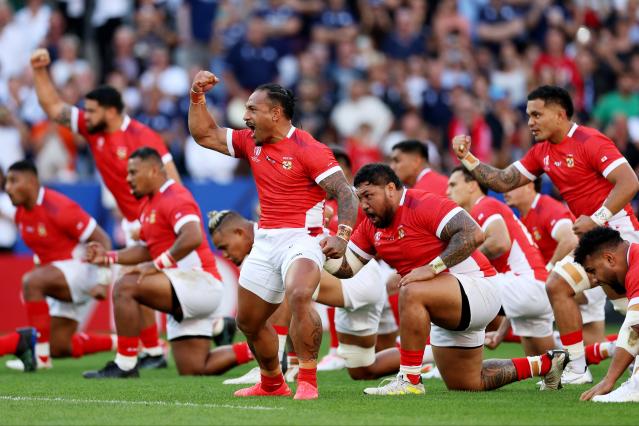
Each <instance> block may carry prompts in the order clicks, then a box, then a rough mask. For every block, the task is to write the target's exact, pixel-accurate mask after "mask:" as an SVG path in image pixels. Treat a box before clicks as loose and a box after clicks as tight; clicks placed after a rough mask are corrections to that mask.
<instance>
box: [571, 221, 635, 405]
mask: <svg viewBox="0 0 639 426" xmlns="http://www.w3.org/2000/svg"><path fill="white" fill-rule="evenodd" d="M575 261H576V262H578V263H579V264H581V265H582V266H583V267H584V269H585V270H586V272H587V273H588V275H589V276H590V282H591V284H592V285H593V286H596V285H601V286H608V287H612V289H613V290H614V291H615V292H617V293H620V294H622V293H623V292H624V290H625V292H626V294H627V295H628V299H629V301H628V311H627V313H626V319H625V320H624V322H623V324H622V325H621V329H620V330H619V335H618V337H617V343H616V350H615V354H614V356H613V358H612V362H611V363H610V367H608V373H606V376H605V377H604V378H603V380H601V382H599V383H597V384H596V385H595V386H594V387H592V388H591V389H590V390H588V391H586V392H584V393H583V394H582V395H581V399H582V400H593V401H595V402H639V368H637V365H639V364H638V363H637V362H636V361H635V369H634V372H633V374H632V376H631V377H630V379H628V380H627V381H626V382H625V383H623V384H622V385H621V386H620V387H619V388H617V389H615V390H614V391H612V388H613V387H614V386H615V382H616V381H617V379H618V378H619V377H621V375H622V374H623V373H624V371H625V370H626V368H627V367H628V366H629V365H630V363H631V362H632V361H633V359H635V357H637V355H639V244H637V243H631V242H628V241H624V240H623V239H622V238H621V234H620V233H619V231H616V230H614V229H610V228H603V227H600V228H595V229H593V230H591V231H588V232H587V233H585V234H584V235H583V236H582V237H581V239H580V241H579V245H578V246H577V249H576V250H575ZM624 287H625V288H624ZM611 391H612V392H611Z"/></svg>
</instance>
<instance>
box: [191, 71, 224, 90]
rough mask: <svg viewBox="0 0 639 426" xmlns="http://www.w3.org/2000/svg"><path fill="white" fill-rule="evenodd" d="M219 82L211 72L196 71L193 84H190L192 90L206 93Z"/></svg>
mask: <svg viewBox="0 0 639 426" xmlns="http://www.w3.org/2000/svg"><path fill="white" fill-rule="evenodd" d="M219 82H220V79H219V78H217V76H216V75H215V74H213V73H212V72H210V71H198V73H197V74H195V78H193V85H192V86H191V89H192V90H193V91H194V92H203V93H206V92H208V91H209V90H211V89H212V88H213V87H214V86H215V85H216V84H217V83H219Z"/></svg>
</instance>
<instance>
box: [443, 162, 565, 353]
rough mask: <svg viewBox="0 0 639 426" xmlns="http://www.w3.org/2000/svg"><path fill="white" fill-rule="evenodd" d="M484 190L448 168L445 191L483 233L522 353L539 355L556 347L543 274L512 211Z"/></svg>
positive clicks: (529, 240)
mask: <svg viewBox="0 0 639 426" xmlns="http://www.w3.org/2000/svg"><path fill="white" fill-rule="evenodd" d="M486 194H487V189H486V188H485V187H484V186H482V185H479V184H478V183H477V181H476V180H475V178H474V177H473V176H472V175H471V174H470V172H468V171H467V170H466V169H464V168H463V167H457V168H455V169H454V170H453V172H452V173H451V175H450V178H449V180H448V196H449V198H450V199H451V200H453V201H455V202H456V203H457V204H459V205H460V206H461V207H463V208H464V210H466V211H467V212H468V213H470V215H471V216H472V218H473V219H475V221H477V223H478V224H479V226H481V229H482V231H483V232H484V242H483V243H482V244H481V245H480V246H479V251H481V252H482V253H483V254H484V256H486V257H487V258H488V259H489V260H490V263H491V264H492V265H493V266H494V267H495V269H496V270H497V272H498V274H497V276H496V277H495V278H490V279H491V280H494V281H495V282H496V283H497V284H498V288H499V292H500V295H501V303H502V307H503V308H504V312H505V314H506V318H508V319H509V321H510V323H511V325H512V327H513V332H514V333H515V334H516V335H517V336H520V337H521V344H522V346H523V348H524V353H525V354H526V355H540V354H543V353H545V352H546V351H548V350H550V349H552V348H553V347H554V346H555V341H554V339H553V335H552V332H553V329H552V322H553V317H552V308H551V306H550V302H549V301H548V296H547V295H546V289H545V287H544V283H545V282H546V278H547V277H548V272H547V271H546V268H545V266H544V265H545V263H544V261H543V258H542V256H541V252H540V251H539V248H537V246H536V245H535V243H534V242H533V241H532V238H531V236H530V234H528V231H527V230H526V228H525V227H524V225H522V224H521V222H520V221H519V220H518V219H517V217H516V216H515V214H514V213H513V211H512V210H511V209H510V208H508V206H506V205H505V204H504V203H502V202H501V201H499V200H497V199H495V198H493V197H489V196H487V195H486Z"/></svg>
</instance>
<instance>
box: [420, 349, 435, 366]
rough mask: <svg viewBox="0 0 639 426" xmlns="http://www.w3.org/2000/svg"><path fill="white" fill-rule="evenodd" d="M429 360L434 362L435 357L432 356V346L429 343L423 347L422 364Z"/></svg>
mask: <svg viewBox="0 0 639 426" xmlns="http://www.w3.org/2000/svg"><path fill="white" fill-rule="evenodd" d="M429 362H435V357H434V356H433V347H432V346H431V345H426V348H425V349H424V356H422V364H426V363H429Z"/></svg>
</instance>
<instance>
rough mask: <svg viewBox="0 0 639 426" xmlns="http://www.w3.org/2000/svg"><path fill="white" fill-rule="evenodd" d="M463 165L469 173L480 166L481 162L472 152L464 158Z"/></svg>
mask: <svg viewBox="0 0 639 426" xmlns="http://www.w3.org/2000/svg"><path fill="white" fill-rule="evenodd" d="M461 163H462V164H463V165H464V167H466V169H467V170H468V171H469V172H471V171H473V170H474V169H475V167H477V166H479V160H478V159H477V157H475V156H474V155H473V154H471V153H470V152H469V153H468V154H466V156H465V157H464V158H462V160H461Z"/></svg>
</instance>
